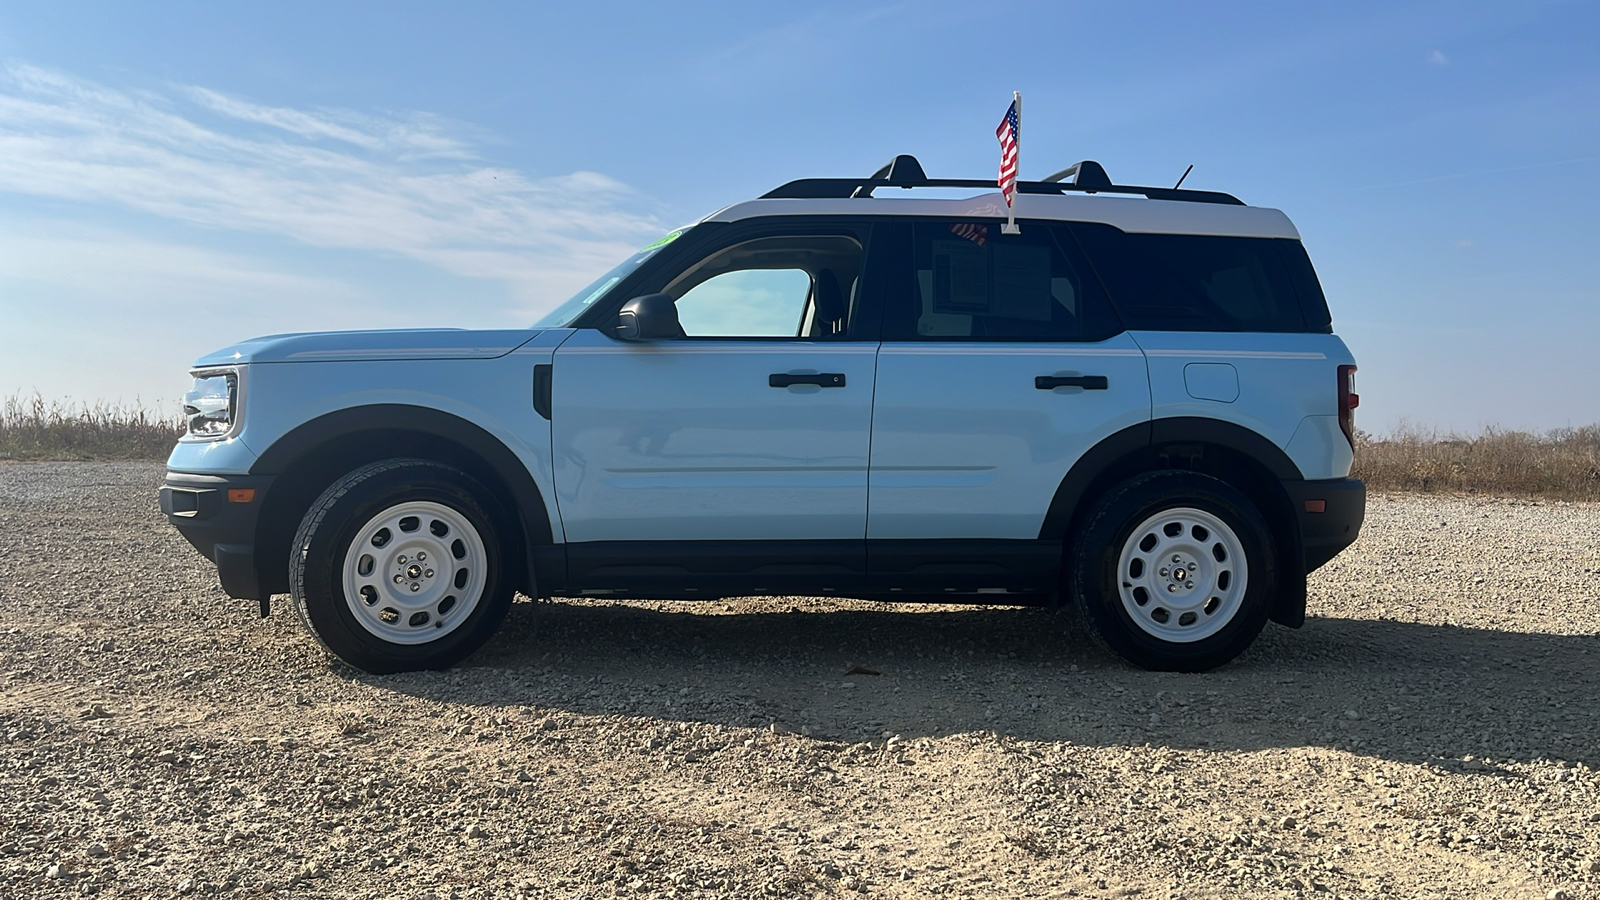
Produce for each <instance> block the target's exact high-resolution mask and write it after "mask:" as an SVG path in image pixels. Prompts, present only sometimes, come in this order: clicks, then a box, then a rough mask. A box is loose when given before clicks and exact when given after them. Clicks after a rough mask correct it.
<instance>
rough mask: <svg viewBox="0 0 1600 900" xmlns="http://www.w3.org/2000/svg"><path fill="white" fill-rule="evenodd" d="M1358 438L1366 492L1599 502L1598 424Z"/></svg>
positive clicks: (1358, 469)
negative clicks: (1543, 430) (1533, 430)
mask: <svg viewBox="0 0 1600 900" xmlns="http://www.w3.org/2000/svg"><path fill="white" fill-rule="evenodd" d="M1356 443H1357V446H1356V466H1355V471H1354V472H1353V473H1352V474H1354V475H1355V476H1356V477H1357V478H1360V479H1362V480H1363V481H1365V482H1366V483H1367V489H1368V490H1374V491H1409V492H1419V493H1447V494H1497V495H1502V496H1510V497H1544V498H1549V499H1556V500H1600V425H1588V426H1585V427H1583V428H1561V429H1557V430H1555V431H1549V432H1546V433H1544V434H1530V433H1528V432H1525V431H1505V430H1503V429H1499V428H1492V427H1491V428H1487V429H1485V430H1484V431H1483V432H1482V433H1481V434H1477V435H1473V436H1471V437H1464V436H1461V435H1457V434H1440V433H1439V432H1437V431H1432V430H1428V429H1421V428H1417V427H1415V426H1402V427H1401V428H1400V429H1398V430H1397V431H1395V432H1394V433H1393V434H1389V435H1385V436H1383V437H1373V436H1371V435H1367V434H1360V435H1358V440H1357V442H1356Z"/></svg>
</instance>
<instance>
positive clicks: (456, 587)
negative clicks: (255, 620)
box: [289, 459, 513, 675]
mask: <svg viewBox="0 0 1600 900" xmlns="http://www.w3.org/2000/svg"><path fill="white" fill-rule="evenodd" d="M489 497H492V495H491V494H490V493H489V492H487V491H486V490H485V489H484V488H483V486H482V485H480V484H478V483H477V482H476V481H474V480H473V479H472V478H471V477H469V476H468V475H466V474H465V473H464V472H461V471H460V470H458V469H454V468H452V467H450V466H446V465H443V464H441V463H436V462H431V461H428V460H421V459H390V460H384V461H382V462H375V463H371V464H369V465H365V466H362V467H361V468H359V469H356V470H355V471H353V472H351V473H349V474H348V475H345V476H344V477H342V478H340V479H339V480H338V481H335V482H334V483H333V484H332V485H331V486H330V487H329V488H328V489H327V490H326V491H323V492H322V496H320V497H318V498H317V499H316V502H314V503H312V504H311V508H310V509H309V510H308V511H307V512H306V515H305V518H304V519H302V520H301V522H300V529H299V531H298V532H297V533H296V534H295V538H294V544H293V545H292V547H291V550H290V558H289V585H290V593H291V594H292V596H293V598H294V606H295V611H296V612H297V613H299V615H300V620H301V621H302V622H304V623H305V625H306V628H307V629H309V630H310V631H311V634H312V635H313V636H315V637H316V639H317V641H318V642H319V643H321V644H322V646H323V647H324V648H326V649H327V650H328V652H330V653H332V654H333V655H335V656H337V657H339V658H340V659H342V660H344V661H345V662H347V663H349V664H350V665H352V666H355V667H356V668H359V669H363V670H365V671H368V672H371V673H373V674H379V675H382V674H388V673H392V672H408V671H413V670H418V669H442V668H446V667H448V666H452V665H454V664H456V663H457V662H460V661H461V660H462V659H464V658H466V657H467V656H468V655H470V654H471V653H473V652H474V651H475V650H477V649H478V648H479V647H482V646H483V644H484V643H485V642H486V641H488V640H489V638H490V637H491V636H493V634H494V632H495V631H496V630H497V629H498V628H499V627H500V623H501V621H502V620H504V618H505V615H506V611H507V610H508V609H510V607H511V599H512V593H513V592H512V591H511V590H510V589H509V588H508V587H507V586H506V579H505V578H504V573H503V571H502V569H503V560H504V559H505V551H504V546H503V544H502V543H501V536H500V531H499V529H497V528H496V527H495V520H494V517H492V516H491V515H489V513H488V511H487V509H486V507H485V503H486V499H485V498H489ZM357 542H359V543H360V547H359V548H357V547H356V546H355V545H356V543H357ZM358 549H359V550H365V551H367V552H364V553H362V554H361V555H360V556H358V557H356V558H355V560H354V561H352V562H351V564H350V566H349V568H348V569H347V567H346V563H347V561H350V560H351V556H350V554H351V552H352V551H354V550H358ZM429 551H432V555H431V556H430V555H429ZM391 570H393V571H391ZM352 584H353V585H356V588H355V591H354V592H353V594H352V595H353V596H355V597H356V598H357V599H356V600H355V601H354V602H352V601H351V600H349V599H348V597H347V590H346V587H347V585H352ZM358 603H359V604H361V605H360V606H359V607H358V606H357V605H356V604H358ZM453 613H456V614H459V615H452V614H453ZM390 614H393V615H392V616H391V615H390ZM436 632H437V633H439V636H438V637H432V635H433V634H434V633H436Z"/></svg>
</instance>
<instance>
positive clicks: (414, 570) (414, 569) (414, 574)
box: [406, 563, 422, 578]
mask: <svg viewBox="0 0 1600 900" xmlns="http://www.w3.org/2000/svg"><path fill="white" fill-rule="evenodd" d="M406 577H407V578H421V577H422V567H421V566H419V565H417V564H416V563H412V564H411V565H409V566H406Z"/></svg>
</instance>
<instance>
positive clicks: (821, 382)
mask: <svg viewBox="0 0 1600 900" xmlns="http://www.w3.org/2000/svg"><path fill="white" fill-rule="evenodd" d="M796 384H814V385H816V386H817V387H844V373H843V372H819V373H817V374H815V375H786V374H783V373H781V372H774V373H773V374H771V375H768V376H767V386H768V387H775V388H786V387H790V386H793V385H796Z"/></svg>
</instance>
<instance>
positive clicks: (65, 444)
mask: <svg viewBox="0 0 1600 900" xmlns="http://www.w3.org/2000/svg"><path fill="white" fill-rule="evenodd" d="M181 434H183V423H182V421H181V420H180V419H178V418H176V417H174V418H166V417H163V416H162V415H161V414H160V413H157V412H153V411H151V410H149V409H146V408H145V407H143V406H142V405H137V404H136V405H134V406H122V405H118V404H110V403H95V404H92V405H80V404H72V403H63V402H61V401H51V402H49V403H46V402H45V401H44V398H42V397H40V396H39V395H38V394H35V395H34V396H33V398H32V399H31V400H25V399H23V398H22V397H20V396H17V395H12V396H10V397H7V398H6V400H5V403H4V404H3V405H0V459H165V458H166V456H167V454H168V453H170V452H171V451H172V445H173V443H175V442H176V441H177V440H178V437H179V436H180V435H181Z"/></svg>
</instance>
